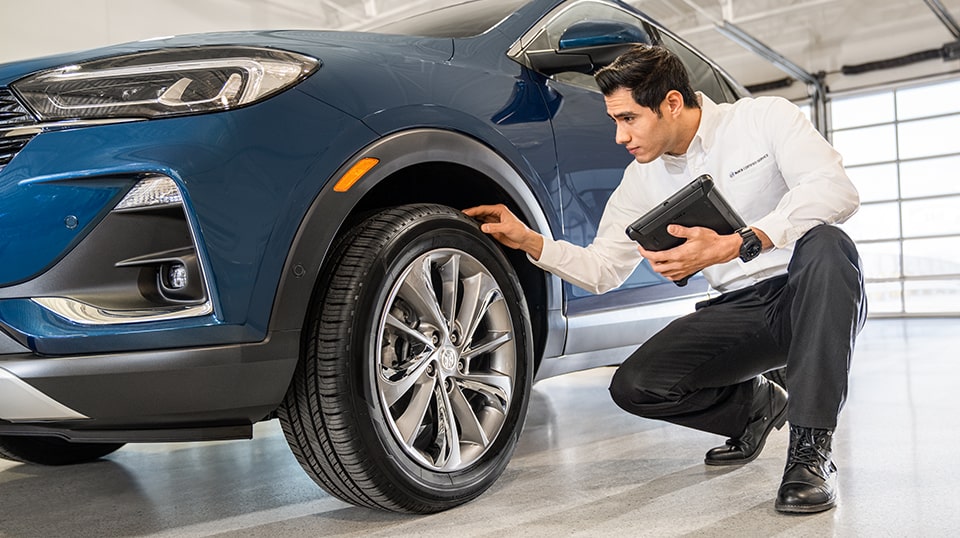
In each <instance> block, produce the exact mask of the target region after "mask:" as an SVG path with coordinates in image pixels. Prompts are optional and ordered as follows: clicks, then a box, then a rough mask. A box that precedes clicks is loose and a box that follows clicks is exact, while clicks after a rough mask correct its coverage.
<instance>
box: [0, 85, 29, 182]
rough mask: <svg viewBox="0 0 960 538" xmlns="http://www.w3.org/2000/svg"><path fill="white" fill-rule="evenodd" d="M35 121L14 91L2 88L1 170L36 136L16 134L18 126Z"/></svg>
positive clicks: (0, 100)
mask: <svg viewBox="0 0 960 538" xmlns="http://www.w3.org/2000/svg"><path fill="white" fill-rule="evenodd" d="M35 123H37V121H36V120H35V119H34V118H33V116H32V115H30V112H28V111H27V109H26V108H24V106H23V105H21V104H20V101H18V100H17V98H16V96H14V95H13V92H11V91H10V90H8V89H7V88H0V171H2V170H3V167H4V166H6V165H7V163H9V162H10V161H12V160H13V158H14V157H16V156H17V153H18V152H19V151H20V150H21V149H23V147H24V146H26V145H27V142H29V141H30V139H32V138H33V137H34V134H26V135H25V134H16V128H17V127H25V126H28V125H33V124H35ZM21 133H22V131H21Z"/></svg>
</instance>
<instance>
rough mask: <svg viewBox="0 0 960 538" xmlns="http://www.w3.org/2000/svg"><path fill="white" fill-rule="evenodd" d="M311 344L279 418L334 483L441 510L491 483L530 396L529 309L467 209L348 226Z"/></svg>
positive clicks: (405, 508)
mask: <svg viewBox="0 0 960 538" xmlns="http://www.w3.org/2000/svg"><path fill="white" fill-rule="evenodd" d="M413 267H417V268H421V269H423V268H426V269H425V270H424V271H422V272H420V273H415V272H414V271H413ZM467 273H470V274H469V275H468V274H467ZM426 274H429V277H424V278H420V277H421V276H422V275H426ZM443 283H447V286H446V287H444V285H443ZM418 284H423V286H422V287H420V288H419V290H420V291H423V292H424V293H414V292H413V291H412V290H413V289H414V288H417V285H418ZM468 290H469V291H468ZM444 291H446V292H447V293H444ZM451 291H454V292H455V293H449V292H451ZM431 294H432V295H431ZM427 296H429V297H427ZM477 297H480V298H481V300H480V301H474V300H473V299H474V298H477ZM421 299H422V300H421ZM431 301H432V304H433V306H436V307H438V308H436V309H434V310H430V309H429V308H428V307H429V305H430V304H431ZM414 303H417V304H416V305H415V304H414ZM428 311H430V312H434V313H435V314H439V315H433V316H432V318H431V316H430V315H427V316H424V315H422V314H423V313H424V312H428ZM443 311H446V312H450V313H451V314H452V315H444V314H443ZM468 312H469V313H470V315H469V316H467V315H466V313H468ZM418 314H419V315H418ZM457 314H459V318H458V316H457ZM468 318H469V319H468ZM451 319H454V320H455V321H454V322H450V321H449V320H451ZM471 320H473V321H471ZM461 321H463V322H464V323H461ZM444 323H447V327H446V328H444V327H443V324H444ZM401 324H402V325H403V327H401V326H400V325H401ZM438 325H439V326H440V327H438ZM477 329H479V330H477ZM460 332H463V334H460ZM474 337H475V338H474ZM428 340H429V343H428ZM431 344H432V346H431ZM302 349H303V351H302V353H301V360H300V364H299V366H298V368H297V371H296V373H295V375H294V379H293V381H292V383H291V386H290V389H289V390H288V392H287V396H286V398H285V400H284V402H283V404H282V405H281V407H280V410H279V416H280V422H281V425H282V426H283V430H284V433H285V435H286V438H287V442H288V443H289V445H290V448H291V450H292V451H293V453H294V455H295V456H296V458H297V460H298V461H299V462H300V465H301V466H302V467H303V469H304V470H305V471H306V472H307V474H308V475H310V477H311V478H313V479H314V481H316V482H317V483H318V484H319V485H320V486H321V487H323V488H324V489H325V490H326V491H327V492H329V493H330V494H332V495H334V496H336V497H338V498H340V499H342V500H344V501H347V502H350V503H353V504H356V505H359V506H365V507H371V508H380V509H385V510H390V511H396V512H407V513H433V512H438V511H441V510H446V509H449V508H452V507H454V506H458V505H460V504H463V503H465V502H468V501H470V500H472V499H474V498H476V497H477V496H479V495H480V494H481V493H483V492H484V491H485V490H486V489H487V488H489V487H490V486H491V485H492V484H493V483H494V482H495V481H496V479H497V478H498V477H499V476H500V474H501V473H502V472H503V470H504V468H505V467H506V465H507V463H508V462H509V460H510V457H511V456H512V454H513V450H514V447H515V445H516V442H517V439H518V437H519V435H520V430H521V428H522V425H523V419H524V416H525V414H526V407H527V402H528V400H529V397H530V390H531V389H530V387H531V378H532V376H533V360H532V349H533V344H532V337H531V328H530V320H529V316H528V313H527V307H526V302H525V300H524V297H523V293H522V290H521V288H520V284H519V280H518V279H517V277H516V274H515V273H514V271H513V268H512V267H511V266H510V264H509V263H508V262H507V260H506V258H505V257H504V256H503V253H502V252H501V251H500V249H499V248H498V247H497V246H496V244H495V243H493V242H492V241H491V240H490V239H489V238H487V237H486V236H485V235H484V234H483V233H482V232H480V230H479V228H478V227H477V225H476V223H474V222H473V221H472V220H470V219H468V218H466V217H465V216H464V215H463V214H462V213H460V212H459V211H456V210H454V209H451V208H449V207H445V206H438V205H410V206H403V207H398V208H393V209H389V210H385V211H382V212H380V213H378V214H376V215H374V216H372V217H371V218H369V219H367V220H365V221H364V222H363V223H361V224H359V225H358V226H356V227H355V228H354V229H353V230H351V231H350V232H349V233H347V234H346V235H345V236H344V239H343V240H342V241H341V242H340V244H339V246H338V247H337V248H336V249H335V251H334V254H333V256H332V258H331V263H330V264H328V267H327V269H326V270H325V271H324V272H323V274H322V275H321V277H320V278H319V279H318V283H317V287H316V290H315V292H314V296H313V298H312V302H311V308H310V312H309V313H308V316H307V319H306V321H305V325H304V343H303V348H302ZM421 412H422V414H421ZM474 419H476V420H474Z"/></svg>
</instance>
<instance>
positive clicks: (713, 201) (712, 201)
mask: <svg viewBox="0 0 960 538" xmlns="http://www.w3.org/2000/svg"><path fill="white" fill-rule="evenodd" d="M669 224H679V225H681V226H686V227H693V226H702V227H705V228H710V229H712V230H714V231H715V232H717V233H718V234H720V235H727V234H732V233H734V232H736V231H737V230H739V229H740V228H743V227H744V226H746V224H744V222H743V219H741V218H740V215H738V214H737V212H736V211H734V210H733V208H732V207H730V204H728V203H727V201H726V200H724V199H723V196H721V195H720V192H719V191H718V190H717V189H715V188H714V183H713V179H712V178H711V177H710V176H709V175H707V174H704V175H702V176H700V177H698V178H697V179H694V180H693V181H691V182H690V183H689V184H688V185H687V186H685V187H683V188H682V189H680V190H679V191H677V192H675V193H674V194H673V195H671V196H670V197H669V198H667V199H666V200H664V201H663V202H662V203H660V205H658V206H656V207H654V208H653V209H651V210H650V211H648V212H647V213H646V214H644V215H643V216H642V217H640V218H639V219H637V220H636V221H634V222H633V224H631V225H630V226H628V227H627V230H626V232H627V235H628V236H629V237H630V238H631V239H633V240H634V241H636V242H638V243H640V244H641V245H643V248H645V249H647V250H653V251H657V250H669V249H671V248H674V247H677V246H680V245H682V244H683V242H684V241H686V239H685V238H682V237H675V236H673V235H670V234H669V233H667V225H669ZM687 278H689V277H687ZM687 278H684V279H683V280H679V281H676V284H677V285H678V286H683V285H685V284H686V281H687Z"/></svg>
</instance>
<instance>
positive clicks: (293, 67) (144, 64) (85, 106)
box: [11, 47, 320, 121]
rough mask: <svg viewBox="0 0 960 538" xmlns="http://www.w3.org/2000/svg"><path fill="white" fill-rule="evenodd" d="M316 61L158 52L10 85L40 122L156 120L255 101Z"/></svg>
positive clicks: (258, 53) (223, 51) (237, 50)
mask: <svg viewBox="0 0 960 538" xmlns="http://www.w3.org/2000/svg"><path fill="white" fill-rule="evenodd" d="M319 65H320V62H319V61H318V60H316V59H315V58H310V57H308V56H304V55H301V54H295V53H292V52H286V51H280V50H274V49H262V48H253V47H196V48H184V49H164V50H158V51H151V52H143V53H136V54H128V55H124V56H114V57H111V58H104V59H100V60H94V61H91V62H85V63H81V64H77V65H69V66H65V67H60V68H57V69H54V70H51V71H43V72H40V73H36V74H33V75H30V76H28V77H26V78H23V79H21V80H19V81H17V82H14V83H13V84H12V85H11V86H12V87H13V89H14V90H15V91H16V92H17V93H18V94H19V95H20V97H21V99H22V100H23V101H24V102H25V103H26V104H27V106H29V107H30V108H31V109H33V112H34V113H35V114H36V115H37V116H38V117H39V118H40V119H41V120H43V121H52V120H68V119H81V118H117V117H123V118H131V117H132V118H157V117H165V116H179V115H184V114H197V113H201V112H214V111H218V110H227V109H230V108H235V107H238V106H243V105H247V104H250V103H255V102H257V101H259V100H261V99H264V98H266V97H268V96H270V95H272V94H274V93H277V92H279V91H281V90H284V89H286V88H288V87H290V86H292V85H294V84H296V83H297V82H299V81H300V80H302V79H303V78H305V77H306V76H307V75H309V74H310V73H312V72H313V71H314V70H316V69H317V67H318V66H319Z"/></svg>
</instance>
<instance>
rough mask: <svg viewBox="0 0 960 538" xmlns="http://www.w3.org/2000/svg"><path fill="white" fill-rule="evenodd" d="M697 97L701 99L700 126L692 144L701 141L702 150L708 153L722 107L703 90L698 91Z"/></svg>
mask: <svg viewBox="0 0 960 538" xmlns="http://www.w3.org/2000/svg"><path fill="white" fill-rule="evenodd" d="M697 99H698V100H699V101H700V126H699V127H697V134H695V135H694V136H693V142H691V143H690V145H691V146H692V145H693V143H694V142H697V141H699V143H700V150H701V151H703V152H704V153H706V152H708V151H710V148H711V147H712V146H713V141H714V134H715V133H716V132H717V129H716V127H717V123H718V122H719V121H720V108H719V107H718V106H717V104H716V103H714V102H713V101H711V100H710V98H709V97H707V96H706V95H704V94H703V93H701V92H697Z"/></svg>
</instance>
